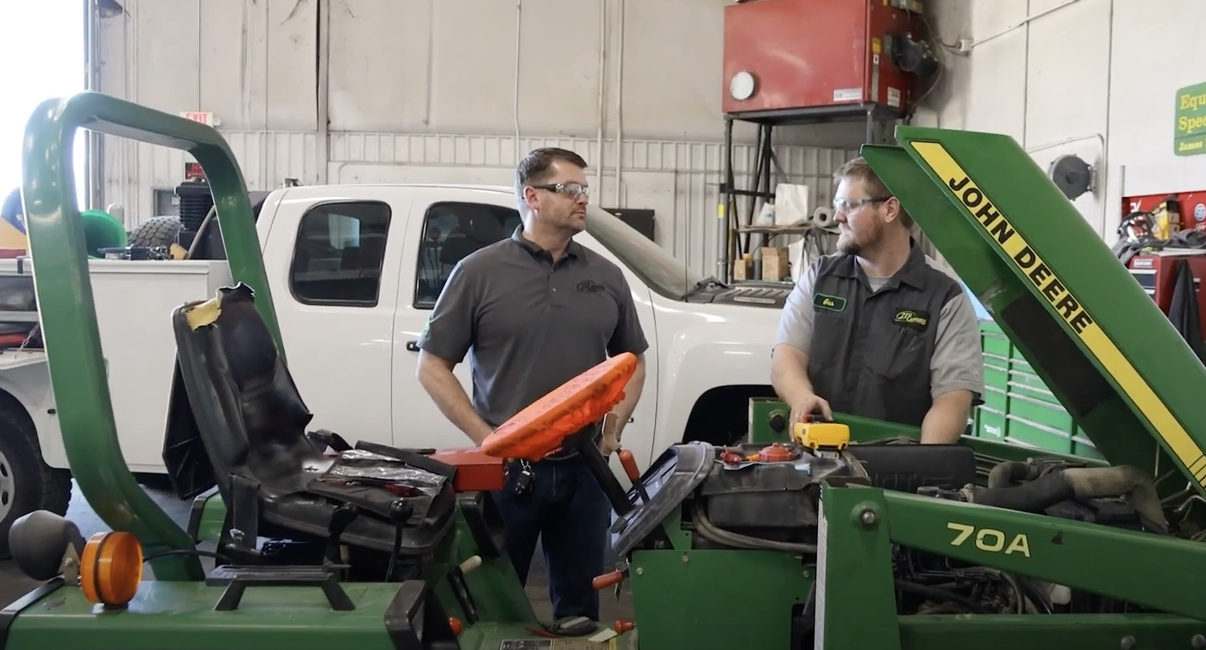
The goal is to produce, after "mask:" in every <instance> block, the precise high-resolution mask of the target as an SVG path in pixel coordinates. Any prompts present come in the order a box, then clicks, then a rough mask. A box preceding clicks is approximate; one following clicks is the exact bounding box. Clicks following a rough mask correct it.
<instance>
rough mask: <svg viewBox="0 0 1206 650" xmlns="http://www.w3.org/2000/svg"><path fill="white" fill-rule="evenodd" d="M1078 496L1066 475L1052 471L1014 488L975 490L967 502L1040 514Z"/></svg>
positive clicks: (979, 488) (976, 488)
mask: <svg viewBox="0 0 1206 650" xmlns="http://www.w3.org/2000/svg"><path fill="white" fill-rule="evenodd" d="M1075 496H1076V493H1075V492H1074V491H1073V490H1072V484H1071V483H1070V482H1068V481H1067V480H1066V479H1065V478H1064V476H1063V472H1050V473H1048V474H1045V475H1043V476H1041V477H1039V478H1037V479H1035V480H1033V481H1030V482H1029V483H1023V484H1021V485H1017V486H1014V487H1003V488H981V487H974V488H972V490H971V495H970V498H969V499H968V500H969V501H971V502H972V503H978V504H980V505H985V506H992V507H994V508H1005V509H1007V510H1017V511H1020V512H1035V513H1041V512H1042V511H1044V510H1046V509H1047V508H1049V507H1051V506H1053V505H1055V504H1057V503H1059V502H1061V501H1067V500H1069V499H1072V498H1073V497H1075Z"/></svg>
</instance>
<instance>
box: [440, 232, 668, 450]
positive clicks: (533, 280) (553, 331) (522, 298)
mask: <svg viewBox="0 0 1206 650" xmlns="http://www.w3.org/2000/svg"><path fill="white" fill-rule="evenodd" d="M419 347H420V348H422V349H423V350H426V351H427V352H430V353H431V354H434V355H436V356H438V357H441V358H443V359H446V360H448V361H453V362H457V363H459V362H461V361H463V360H464V358H465V356H466V354H468V355H469V365H470V368H471V372H472V376H473V394H472V397H471V399H472V401H473V407H474V409H475V410H476V411H477V413H478V414H479V415H481V417H482V418H483V419H484V420H485V421H486V422H487V423H488V424H490V425H491V426H493V427H497V426H499V425H501V424H502V423H503V422H506V421H507V420H508V419H509V418H511V416H513V415H515V414H516V413H518V412H519V411H521V410H523V409H524V408H526V407H527V406H528V405H529V404H531V403H533V402H535V401H536V400H538V399H540V398H541V397H544V396H545V395H546V394H548V393H549V392H551V391H552V390H553V389H555V388H557V387H558V386H560V385H561V384H563V383H565V382H566V381H568V380H570V379H572V378H573V377H575V376H577V375H578V374H580V373H582V372H583V371H585V370H587V369H589V368H591V367H593V366H595V365H597V364H599V363H601V362H602V361H604V360H605V359H607V358H608V357H609V356H615V355H617V354H620V353H622V352H631V353H633V354H642V353H644V352H645V350H646V349H647V348H648V347H649V343H648V342H647V341H646V339H645V333H644V331H643V330H642V328H641V323H640V320H639V319H638V317H637V312H636V307H635V305H634V304H633V300H632V291H631V290H630V289H629V286H628V282H627V281H626V280H625V279H624V275H623V273H622V272H621V271H620V268H619V267H618V266H616V265H615V264H613V263H612V262H610V261H609V260H607V259H605V258H603V257H602V256H600V255H599V254H597V253H595V252H594V251H592V250H590V249H588V248H586V247H585V246H582V245H581V244H579V243H577V242H574V241H571V242H570V244H569V247H568V248H567V249H566V254H565V255H564V256H563V257H562V258H561V259H560V260H558V261H557V262H556V263H554V262H553V258H552V256H551V255H550V254H549V253H548V252H547V251H545V250H543V249H541V248H539V247H538V246H536V245H535V244H533V243H532V242H530V241H528V240H527V239H525V238H524V237H523V227H522V226H521V227H520V228H517V229H516V230H515V232H514V233H513V234H512V235H511V237H510V238H509V239H504V240H502V241H499V242H496V243H494V244H491V245H490V246H486V247H484V248H482V249H480V250H478V251H476V252H474V253H471V254H470V255H468V256H466V257H465V258H464V259H463V260H461V261H460V263H458V264H457V265H456V266H455V267H454V268H453V270H452V272H451V274H449V276H448V282H447V284H445V285H444V289H443V291H442V292H441V293H440V297H439V299H438V300H437V301H436V304H435V308H434V309H433V310H432V312H431V317H430V319H429V321H428V323H427V328H426V329H425V330H424V331H423V334H422V335H421V336H420V337H419ZM558 455H559V456H565V455H567V454H558Z"/></svg>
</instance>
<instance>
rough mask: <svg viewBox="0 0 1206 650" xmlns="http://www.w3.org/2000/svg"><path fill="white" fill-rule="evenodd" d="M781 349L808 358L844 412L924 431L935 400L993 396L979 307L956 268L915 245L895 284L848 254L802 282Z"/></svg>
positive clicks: (822, 388)
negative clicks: (965, 393) (958, 393)
mask: <svg viewBox="0 0 1206 650" xmlns="http://www.w3.org/2000/svg"><path fill="white" fill-rule="evenodd" d="M776 344H777V345H782V344H786V345H791V346H794V347H796V348H799V349H800V350H803V351H804V352H806V353H807V354H808V377H809V380H810V381H811V382H812V384H813V389H814V390H815V391H816V394H817V395H818V396H820V397H821V398H823V399H825V400H826V401H828V402H829V405H830V407H831V408H832V409H833V410H834V411H841V412H844V413H849V414H851V415H860V416H864V417H871V418H876V419H881V420H888V421H891V422H899V423H902V424H910V425H914V426H920V425H921V422H922V420H923V419H924V418H925V414H926V412H928V411H929V408H930V406H931V405H932V404H933V400H934V398H936V397H938V396H939V395H942V394H944V393H946V392H948V391H951V390H957V389H965V390H969V391H972V393H973V394H974V396H975V397H974V401H975V402H976V403H979V402H980V397H981V396H982V395H983V394H984V357H983V353H982V350H981V347H980V329H979V325H978V323H977V321H976V313H975V309H974V308H973V307H972V304H971V300H970V299H968V297H967V294H966V293H965V292H964V290H963V285H962V284H960V283H959V281H958V279H957V276H956V275H955V274H954V272H953V271H951V270H950V268H949V267H947V266H945V265H942V264H939V263H938V262H936V261H935V260H933V259H932V258H930V257H928V256H926V255H925V254H924V253H922V251H921V249H920V248H918V247H917V246H916V245H915V244H914V246H913V248H912V251H911V253H910V255H909V259H908V261H907V262H906V263H905V266H904V267H903V268H902V269H901V270H900V271H899V272H898V273H897V274H896V275H895V276H894V277H891V278H870V277H868V276H867V275H866V273H864V272H863V270H862V267H861V266H859V264H858V262H857V261H856V259H855V258H854V257H853V256H851V255H845V254H841V253H837V254H833V255H827V256H825V257H822V258H821V259H819V260H817V261H816V262H815V263H813V264H812V266H811V267H810V268H809V269H808V270H807V271H806V272H805V273H802V274H801V275H800V280H799V282H798V283H797V284H796V287H795V289H794V290H793V291H792V293H791V295H790V297H789V298H788V300H787V305H786V306H785V308H784V310H783V316H782V318H781V320H780V323H779V332H778V338H777V342H776Z"/></svg>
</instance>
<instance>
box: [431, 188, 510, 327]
mask: <svg viewBox="0 0 1206 650" xmlns="http://www.w3.org/2000/svg"><path fill="white" fill-rule="evenodd" d="M519 223H520V219H519V211H518V210H514V209H511V208H504V207H501V206H497V205H487V204H485V203H459V202H445V203H435V204H433V205H432V206H431V207H430V208H428V210H427V214H426V215H425V216H424V218H423V238H422V240H421V241H422V243H421V244H420V247H419V261H418V266H419V268H418V269H417V272H416V273H415V277H416V280H415V301H414V306H415V308H416V309H431V308H432V307H434V306H435V303H436V299H437V298H439V297H440V291H441V290H443V289H444V283H445V282H447V281H448V274H450V273H452V267H454V266H456V264H457V262H460V261H461V260H463V259H465V257H466V256H468V255H469V254H470V253H472V252H474V251H476V250H478V249H479V248H484V247H486V246H489V245H490V244H493V243H495V242H498V241H501V240H503V239H506V238H507V237H510V236H511V233H513V232H515V229H516V228H517V227H519Z"/></svg>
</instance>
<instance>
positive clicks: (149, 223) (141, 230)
mask: <svg viewBox="0 0 1206 650" xmlns="http://www.w3.org/2000/svg"><path fill="white" fill-rule="evenodd" d="M183 229H184V224H183V222H182V221H180V217H173V216H164V217H151V218H150V219H147V220H146V221H144V222H142V224H140V225H139V226H138V227H137V228H135V229H134V232H132V233H130V245H131V246H146V247H148V248H154V247H155V246H171V245H172V244H174V243H176V237H177V236H178V235H179V234H180V231H181V230H183Z"/></svg>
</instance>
